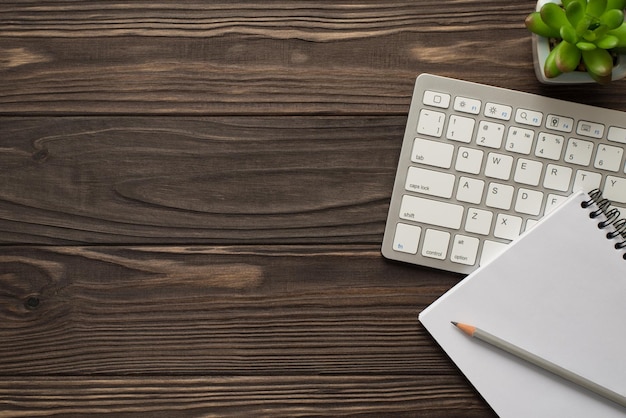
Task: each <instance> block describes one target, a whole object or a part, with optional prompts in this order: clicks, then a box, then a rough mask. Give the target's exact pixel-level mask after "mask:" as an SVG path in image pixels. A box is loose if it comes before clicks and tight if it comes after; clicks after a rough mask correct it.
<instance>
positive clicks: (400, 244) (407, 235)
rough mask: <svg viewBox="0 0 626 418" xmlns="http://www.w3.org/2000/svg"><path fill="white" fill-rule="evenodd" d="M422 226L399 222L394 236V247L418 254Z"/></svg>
mask: <svg viewBox="0 0 626 418" xmlns="http://www.w3.org/2000/svg"><path fill="white" fill-rule="evenodd" d="M421 234H422V228H420V227H419V226H415V225H407V224H403V223H399V224H397V225H396V233H395V235H394V238H393V249H394V250H396V251H400V252H403V253H409V254H417V247H418V245H419V241H420V235H421Z"/></svg>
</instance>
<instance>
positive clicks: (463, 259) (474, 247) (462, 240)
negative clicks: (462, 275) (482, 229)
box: [450, 235, 480, 266]
mask: <svg viewBox="0 0 626 418" xmlns="http://www.w3.org/2000/svg"><path fill="white" fill-rule="evenodd" d="M479 245H480V240H479V239H478V238H474V237H468V236H465V235H456V236H455V237H454V243H453V244H452V253H451V254H450V260H451V261H452V262H454V263H459V264H465V265H468V266H473V265H474V264H476V255H477V254H478V247H479Z"/></svg>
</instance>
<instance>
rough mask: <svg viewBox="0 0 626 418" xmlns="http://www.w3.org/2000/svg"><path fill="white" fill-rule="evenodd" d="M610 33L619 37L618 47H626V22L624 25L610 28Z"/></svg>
mask: <svg viewBox="0 0 626 418" xmlns="http://www.w3.org/2000/svg"><path fill="white" fill-rule="evenodd" d="M608 34H609V35H613V36H615V37H616V38H617V39H618V43H617V45H616V48H626V23H624V24H622V26H620V27H619V28H617V29H614V30H610V31H609V32H608Z"/></svg>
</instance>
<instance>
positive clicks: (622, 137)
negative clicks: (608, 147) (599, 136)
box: [607, 126, 626, 144]
mask: <svg viewBox="0 0 626 418" xmlns="http://www.w3.org/2000/svg"><path fill="white" fill-rule="evenodd" d="M607 139H608V140H609V141H613V142H619V143H621V144H626V129H624V128H618V127H617V126H611V127H610V128H609V133H608V135H607Z"/></svg>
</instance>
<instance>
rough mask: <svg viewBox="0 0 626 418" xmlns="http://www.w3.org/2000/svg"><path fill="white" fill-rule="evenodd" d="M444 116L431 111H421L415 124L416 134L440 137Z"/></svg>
mask: <svg viewBox="0 0 626 418" xmlns="http://www.w3.org/2000/svg"><path fill="white" fill-rule="evenodd" d="M445 121H446V114H445V113H441V112H435V111H433V110H428V109H422V110H421V111H420V117H419V121H418V123H417V132H418V133H420V134H422V135H427V136H434V137H437V138H439V137H441V135H442V133H443V124H444V123H445Z"/></svg>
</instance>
